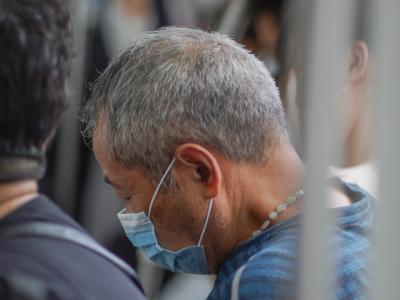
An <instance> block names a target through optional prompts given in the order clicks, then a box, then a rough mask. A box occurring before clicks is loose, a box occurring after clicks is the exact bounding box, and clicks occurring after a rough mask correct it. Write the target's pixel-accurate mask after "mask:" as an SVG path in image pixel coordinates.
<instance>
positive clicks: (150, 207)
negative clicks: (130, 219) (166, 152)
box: [147, 157, 175, 219]
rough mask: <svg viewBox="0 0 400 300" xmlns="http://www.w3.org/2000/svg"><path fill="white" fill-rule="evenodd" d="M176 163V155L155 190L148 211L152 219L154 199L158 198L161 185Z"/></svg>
mask: <svg viewBox="0 0 400 300" xmlns="http://www.w3.org/2000/svg"><path fill="white" fill-rule="evenodd" d="M174 163H175V157H174V159H173V160H172V162H171V163H170V164H169V166H168V168H167V170H166V171H165V173H164V175H163V176H162V177H161V179H160V182H159V183H158V185H157V188H156V190H155V191H154V194H153V197H152V198H151V201H150V205H149V211H148V213H147V216H148V217H149V219H150V213H151V209H152V208H153V204H154V201H155V200H156V197H157V194H158V192H159V191H160V189H161V186H162V184H163V182H164V180H165V177H167V175H168V173H169V171H171V169H172V166H173V165H174Z"/></svg>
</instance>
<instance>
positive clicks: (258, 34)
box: [242, 0, 285, 78]
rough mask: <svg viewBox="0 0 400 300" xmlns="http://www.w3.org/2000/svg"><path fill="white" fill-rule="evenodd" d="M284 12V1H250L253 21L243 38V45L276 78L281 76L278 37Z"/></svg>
mask: <svg viewBox="0 0 400 300" xmlns="http://www.w3.org/2000/svg"><path fill="white" fill-rule="evenodd" d="M284 10H285V1H284V0H252V1H249V4H248V13H249V15H250V19H251V21H250V24H249V27H248V29H247V31H246V33H245V35H244V37H243V38H242V43H243V44H244V45H245V46H246V47H247V48H249V49H250V50H251V51H252V52H253V53H254V54H256V55H257V56H258V57H259V58H260V59H261V60H262V61H263V62H264V63H265V65H266V67H267V69H268V71H270V72H271V74H272V76H273V77H274V78H276V77H277V76H278V74H279V65H278V63H277V56H278V37H279V36H280V31H281V19H282V14H283V12H284Z"/></svg>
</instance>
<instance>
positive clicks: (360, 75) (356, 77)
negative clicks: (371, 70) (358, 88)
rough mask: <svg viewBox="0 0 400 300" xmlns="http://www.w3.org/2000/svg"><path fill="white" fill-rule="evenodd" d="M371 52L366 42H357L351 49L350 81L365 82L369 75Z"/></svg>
mask: <svg viewBox="0 0 400 300" xmlns="http://www.w3.org/2000/svg"><path fill="white" fill-rule="evenodd" d="M368 63H369V50H368V46H367V44H366V43H365V42H364V41H357V42H355V43H354V44H353V46H352V49H351V62H350V66H349V79H350V81H351V82H352V83H357V82H359V81H361V80H365V79H366V78H367V74H368Z"/></svg>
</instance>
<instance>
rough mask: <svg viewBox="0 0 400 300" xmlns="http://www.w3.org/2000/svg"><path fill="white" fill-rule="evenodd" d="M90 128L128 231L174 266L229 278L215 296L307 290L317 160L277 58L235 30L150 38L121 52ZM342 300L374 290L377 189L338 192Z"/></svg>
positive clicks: (91, 103) (97, 96) (334, 191)
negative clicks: (275, 70) (301, 271)
mask: <svg viewBox="0 0 400 300" xmlns="http://www.w3.org/2000/svg"><path fill="white" fill-rule="evenodd" d="M83 120H84V122H85V130H84V135H85V137H86V138H87V139H89V140H90V141H92V144H93V150H94V153H95V155H96V158H97V160H98V162H99V164H100V166H101V168H102V170H103V173H104V176H105V180H106V181H107V182H108V183H110V184H111V185H112V186H113V187H114V189H115V191H116V194H117V195H118V197H119V198H120V199H121V200H122V201H123V203H124V205H125V209H124V210H123V211H121V212H120V213H119V214H118V217H119V219H120V221H121V224H122V226H123V228H124V230H125V233H126V235H127V236H128V238H129V240H130V241H131V242H132V244H133V245H134V246H136V247H139V248H140V249H141V250H142V251H143V252H144V254H145V255H146V256H147V257H148V258H149V259H151V260H152V261H154V262H155V263H157V264H159V265H161V266H163V267H165V268H167V269H169V270H172V271H178V272H179V271H180V272H184V273H194V274H217V280H216V283H215V285H214V288H213V290H212V292H211V294H210V295H209V297H208V299H212V300H213V299H219V300H221V299H230V298H231V296H232V297H236V299H266V298H268V299H293V298H294V297H295V295H296V288H295V285H296V273H297V263H296V261H297V255H298V243H299V231H300V221H301V211H302V198H303V195H304V192H303V190H302V174H303V172H304V166H303V164H302V162H301V160H300V158H299V157H298V155H297V153H296V152H295V150H294V148H293V147H292V145H291V144H290V142H289V139H288V134H287V131H286V124H285V115H284V111H283V108H282V104H281V100H280V98H279V94H278V90H277V87H276V86H275V83H274V81H273V79H272V77H271V75H270V73H269V72H268V71H267V69H266V68H265V66H264V64H263V63H262V62H261V61H259V60H258V59H257V58H255V57H254V56H253V55H251V54H249V53H248V52H247V51H246V50H244V49H243V48H241V47H240V46H239V45H238V44H237V43H235V42H234V41H232V40H231V39H229V38H228V37H226V36H224V35H221V34H217V33H206V32H203V31H200V30H193V29H185V28H165V29H162V30H159V31H154V32H150V33H147V34H145V35H144V36H142V37H141V38H139V39H138V40H137V42H136V43H135V44H134V45H133V46H132V47H131V48H129V49H127V50H126V51H124V52H123V53H121V54H120V55H119V56H117V57H116V58H114V59H113V61H112V62H111V64H110V65H109V66H108V68H107V69H106V70H105V72H104V73H103V74H102V75H101V76H100V77H99V80H98V81H97V83H96V85H95V86H94V90H93V91H92V95H91V97H90V98H89V100H88V102H87V103H86V105H85V107H84V109H83ZM330 193H331V199H330V201H329V204H330V205H329V206H330V207H331V210H332V212H335V216H336V218H337V219H336V221H337V228H335V230H333V231H332V232H334V235H333V236H332V239H331V242H332V245H333V246H335V247H337V249H338V250H337V252H335V253H332V255H334V256H335V258H336V260H337V265H338V266H339V267H338V268H337V269H336V274H335V279H336V285H335V294H336V297H337V299H355V298H359V297H362V295H363V292H364V289H365V288H366V285H367V284H368V279H367V275H366V265H367V255H366V254H367V253H368V251H369V241H368V238H367V232H368V230H369V229H370V227H371V209H370V198H369V196H368V194H367V193H365V192H364V191H363V190H362V189H360V188H358V187H357V186H354V185H352V184H347V183H345V182H343V181H339V182H336V183H335V184H333V185H332V187H331V188H330Z"/></svg>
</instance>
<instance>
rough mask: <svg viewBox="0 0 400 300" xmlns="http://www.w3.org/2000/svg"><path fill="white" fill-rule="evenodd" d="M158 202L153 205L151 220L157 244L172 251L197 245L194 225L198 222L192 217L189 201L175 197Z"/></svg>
mask: <svg viewBox="0 0 400 300" xmlns="http://www.w3.org/2000/svg"><path fill="white" fill-rule="evenodd" d="M158 200H160V201H158V202H157V203H155V204H154V207H153V210H152V213H151V219H152V221H153V223H154V224H155V226H156V234H157V239H158V240H159V242H160V243H161V244H162V245H163V246H164V247H166V248H168V249H170V250H173V251H175V250H178V249H181V248H183V247H186V246H189V245H193V244H194V243H197V240H196V241H195V239H196V233H197V230H196V227H197V226H196V225H197V224H196V223H197V222H198V221H199V220H196V217H195V216H194V215H193V209H192V207H191V205H190V201H187V200H186V201H185V200H184V199H181V198H179V197H177V196H175V197H172V196H171V197H165V198H163V199H158ZM187 204H189V205H187Z"/></svg>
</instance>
